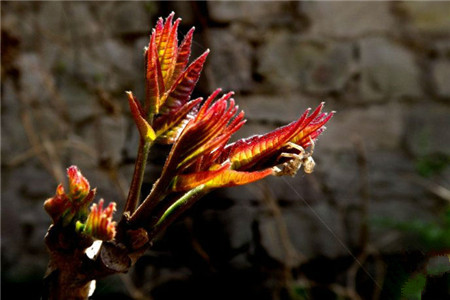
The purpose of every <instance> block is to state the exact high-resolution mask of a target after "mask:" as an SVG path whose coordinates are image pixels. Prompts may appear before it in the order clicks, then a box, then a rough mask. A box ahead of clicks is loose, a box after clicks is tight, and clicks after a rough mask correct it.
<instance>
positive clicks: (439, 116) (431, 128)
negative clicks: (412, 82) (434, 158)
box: [405, 104, 450, 157]
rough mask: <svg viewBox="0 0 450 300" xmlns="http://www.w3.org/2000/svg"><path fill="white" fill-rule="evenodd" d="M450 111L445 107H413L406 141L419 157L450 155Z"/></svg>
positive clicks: (408, 117) (406, 131) (407, 127)
mask: <svg viewBox="0 0 450 300" xmlns="http://www.w3.org/2000/svg"><path fill="white" fill-rule="evenodd" d="M449 116H450V109H449V107H447V106H445V105H438V104H434V105H433V104H423V105H417V106H415V107H412V108H411V110H410V111H409V113H408V116H407V121H406V122H407V126H406V127H405V141H406V146H407V147H408V151H410V152H411V153H412V154H413V155H415V156H417V157H421V156H426V155H434V154H444V155H449V153H450V130H448V129H449V128H450V117H449Z"/></svg>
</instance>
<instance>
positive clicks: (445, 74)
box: [433, 60, 450, 99]
mask: <svg viewBox="0 0 450 300" xmlns="http://www.w3.org/2000/svg"><path fill="white" fill-rule="evenodd" d="M433 78H434V84H435V87H436V93H437V95H438V96H440V97H446V98H448V99H450V61H448V60H438V61H437V62H436V63H435V64H434V66H433Z"/></svg>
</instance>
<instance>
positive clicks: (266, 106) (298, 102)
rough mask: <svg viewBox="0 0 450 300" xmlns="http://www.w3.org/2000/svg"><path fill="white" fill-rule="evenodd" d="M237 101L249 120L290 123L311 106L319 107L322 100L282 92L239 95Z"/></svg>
mask: <svg viewBox="0 0 450 300" xmlns="http://www.w3.org/2000/svg"><path fill="white" fill-rule="evenodd" d="M236 102H237V104H238V105H239V107H240V108H241V109H242V110H243V111H244V112H245V116H246V119H247V120H249V121H252V122H253V121H256V122H269V123H282V124H288V123H290V122H292V121H294V120H297V119H298V118H299V117H300V116H301V115H302V114H303V113H304V112H305V110H306V109H308V108H309V107H311V108H313V109H314V108H315V107H317V106H318V105H319V104H320V102H321V101H320V100H318V99H311V98H308V97H305V96H303V95H299V94H293V93H292V94H281V93H280V94H279V95H276V96H268V95H266V94H261V95H257V94H253V95H249V96H238V97H236Z"/></svg>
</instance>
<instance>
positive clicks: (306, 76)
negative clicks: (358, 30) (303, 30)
mask: <svg viewBox="0 0 450 300" xmlns="http://www.w3.org/2000/svg"><path fill="white" fill-rule="evenodd" d="M352 49H353V46H352V44H351V43H347V42H338V43H335V42H326V41H312V40H306V39H305V38H304V37H302V36H300V35H295V34H288V33H287V32H282V31H273V32H270V33H267V34H266V42H265V44H263V45H262V46H261V47H260V48H259V51H258V53H257V58H258V60H257V61H258V66H257V72H258V74H259V75H260V76H262V78H263V80H264V81H266V82H267V83H269V87H267V88H266V89H267V90H268V91H270V92H272V93H273V92H277V91H283V92H292V91H293V90H298V89H302V90H303V91H306V92H309V93H326V92H330V91H340V90H342V89H343V88H344V86H345V84H346V82H347V80H348V79H349V77H350V75H351V73H352V71H353V69H354V66H353V65H354V64H353V61H352V51H353V50H352Z"/></svg>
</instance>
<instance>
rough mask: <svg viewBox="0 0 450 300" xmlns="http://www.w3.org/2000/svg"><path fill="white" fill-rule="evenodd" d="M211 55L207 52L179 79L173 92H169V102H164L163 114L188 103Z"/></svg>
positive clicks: (174, 85)
mask: <svg viewBox="0 0 450 300" xmlns="http://www.w3.org/2000/svg"><path fill="white" fill-rule="evenodd" d="M208 54H209V50H206V51H205V53H203V54H202V55H201V56H200V57H199V58H197V59H196V60H195V61H194V62H192V63H191V64H190V65H189V67H188V68H187V69H186V70H185V71H184V72H183V73H182V74H181V75H180V76H179V77H178V79H177V80H176V81H175V83H174V84H173V86H172V87H171V90H170V91H169V92H168V96H167V100H166V101H165V102H164V107H163V108H162V112H163V113H164V112H166V111H167V109H171V108H173V107H177V106H181V105H183V104H184V103H186V102H187V101H188V100H189V98H190V96H191V94H192V91H193V90H194V87H195V85H196V84H197V81H198V78H199V77H200V72H201V71H202V69H203V64H204V63H205V60H206V57H207V56H208Z"/></svg>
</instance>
